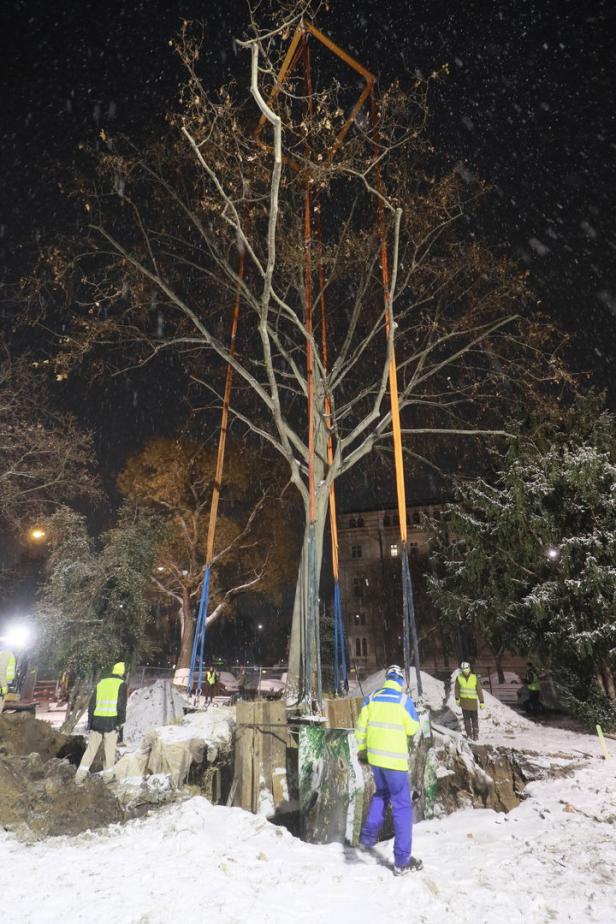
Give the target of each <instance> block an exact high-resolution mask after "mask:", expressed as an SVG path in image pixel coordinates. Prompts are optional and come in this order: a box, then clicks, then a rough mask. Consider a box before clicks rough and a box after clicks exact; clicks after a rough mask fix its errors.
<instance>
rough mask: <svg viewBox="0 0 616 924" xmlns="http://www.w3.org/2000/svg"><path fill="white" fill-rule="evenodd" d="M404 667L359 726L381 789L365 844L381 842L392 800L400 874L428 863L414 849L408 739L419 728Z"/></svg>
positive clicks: (394, 672)
mask: <svg viewBox="0 0 616 924" xmlns="http://www.w3.org/2000/svg"><path fill="white" fill-rule="evenodd" d="M404 685H405V684H404V672H403V670H402V668H400V667H398V665H397V664H392V665H391V667H388V668H387V671H386V673H385V684H384V685H383V687H382V688H381V689H380V690H376V692H374V693H372V694H371V695H370V696H367V697H366V699H365V700H364V703H363V706H362V709H361V712H360V713H359V716H358V719H357V724H356V726H355V737H356V739H357V748H358V755H359V759H360V760H362V761H366V760H367V761H368V763H369V764H370V766H371V767H372V773H373V775H374V783H375V786H376V792H375V794H374V796H373V797H372V802H371V803H370V808H369V810H368V815H367V817H366V821H365V822H364V825H363V827H362V830H361V835H360V847H361V848H363V849H364V850H370V849H371V848H372V847H374V845H375V844H376V842H377V840H378V837H379V832H380V830H381V828H382V827H383V823H384V821H385V813H386V811H387V806H388V805H391V813H392V816H393V822H394V835H395V837H394V875H395V876H404V875H405V874H406V873H409V872H411V870H419V869H421V868H422V866H423V863H422V862H421V860H418V859H417V857H413V856H412V855H411V848H412V842H413V802H412V798H411V786H410V781H409V745H408V739H409V738H412V737H413V735H415V733H416V732H417V731H418V729H419V720H418V718H417V711H416V709H415V704H414V703H413V700H412V699H411V697H410V696H409V695H408V694H407V693H405V692H404Z"/></svg>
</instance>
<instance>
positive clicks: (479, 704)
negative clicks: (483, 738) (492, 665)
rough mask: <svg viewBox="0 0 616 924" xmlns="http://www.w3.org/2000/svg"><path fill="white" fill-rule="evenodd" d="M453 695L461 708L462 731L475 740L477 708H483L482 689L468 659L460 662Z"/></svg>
mask: <svg viewBox="0 0 616 924" xmlns="http://www.w3.org/2000/svg"><path fill="white" fill-rule="evenodd" d="M454 695H455V698H456V706H460V707H461V709H462V718H463V719H464V731H465V733H466V737H467V738H472V740H473V741H477V739H478V738H479V709H483V708H484V706H485V703H484V701H483V690H482V688H481V681H480V680H479V677H478V676H477V674H474V673H473V672H472V671H471V666H470V664H469V663H468V661H462V663H461V664H460V673H459V674H458V675H457V677H456V682H455V689H454Z"/></svg>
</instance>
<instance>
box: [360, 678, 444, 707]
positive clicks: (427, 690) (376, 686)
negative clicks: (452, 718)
mask: <svg viewBox="0 0 616 924" xmlns="http://www.w3.org/2000/svg"><path fill="white" fill-rule="evenodd" d="M384 683H385V671H384V670H382V671H377V672H376V673H375V674H370V676H369V677H366V679H365V680H362V682H361V688H360V686H359V683H358V682H357V681H356V680H355V681H351V682H350V683H349V696H362V691H363V695H364V696H369V695H370V694H371V693H374V692H375V690H380V689H381V687H382V686H383V684H384ZM421 685H422V687H423V696H422V699H421V702H422V703H423V705H424V706H427V707H428V709H431V710H433V711H435V712H438V711H439V710H441V709H442V708H443V705H444V703H445V684H444V683H442V681H440V680H437V679H436V677H433V676H432V675H431V674H426V673H425V672H424V671H421ZM410 693H411V696H412V697H413V700H414V702H415V703H418V702H419V697H418V693H417V676H416V674H415V671H414V670H413V671H412V672H411V687H410Z"/></svg>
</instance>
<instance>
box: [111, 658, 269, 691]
mask: <svg viewBox="0 0 616 924" xmlns="http://www.w3.org/2000/svg"><path fill="white" fill-rule="evenodd" d="M215 670H216V673H217V674H218V677H219V681H220V686H221V689H220V690H219V691H218V692H220V693H221V694H222V695H230V696H232V697H233V698H234V699H244V700H250V699H279V698H280V697H281V696H282V694H283V692H284V687H285V684H286V680H287V668H286V666H278V667H263V666H256V665H253V666H248V665H242V666H238V665H237V664H233V665H224V664H223V665H221V664H216V665H215ZM174 677H175V668H172V667H150V666H142V667H137V668H135V669H134V670H132V671H131V672H130V674H129V677H128V686H129V689H131V690H137V689H140V688H141V687H149V686H151V685H152V684H153V683H155V682H156V681H157V680H171V681H173V680H174Z"/></svg>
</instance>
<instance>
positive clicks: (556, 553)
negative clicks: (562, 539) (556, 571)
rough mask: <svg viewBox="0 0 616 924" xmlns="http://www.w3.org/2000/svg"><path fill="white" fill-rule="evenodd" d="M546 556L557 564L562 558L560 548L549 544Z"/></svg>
mask: <svg viewBox="0 0 616 924" xmlns="http://www.w3.org/2000/svg"><path fill="white" fill-rule="evenodd" d="M545 557H546V558H547V560H548V561H550V562H552V563H553V564H555V563H556V562H557V561H558V559H559V558H560V549H558V548H556V546H555V545H548V546H547V548H546V550H545Z"/></svg>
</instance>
